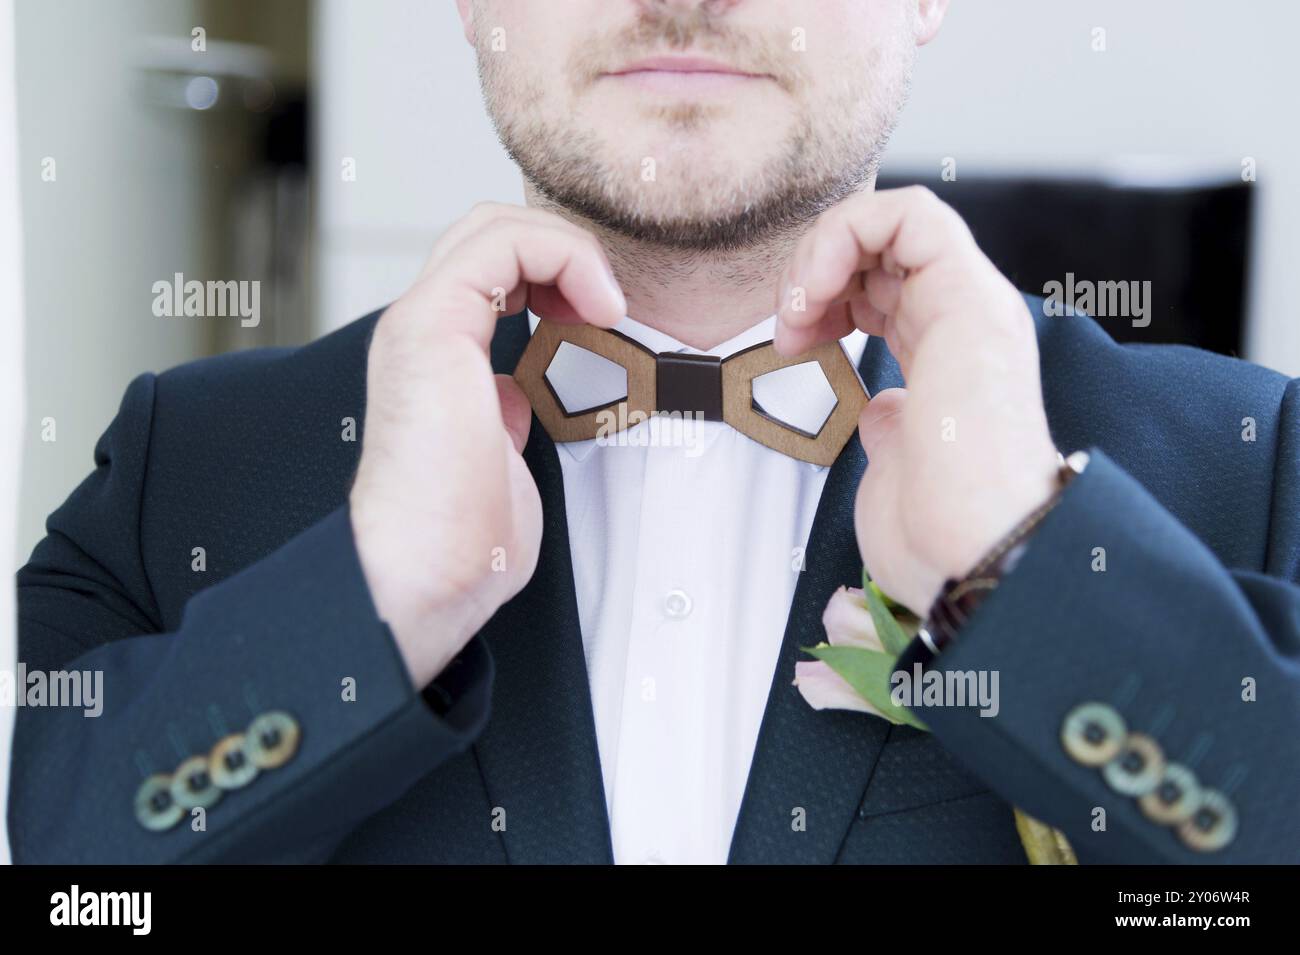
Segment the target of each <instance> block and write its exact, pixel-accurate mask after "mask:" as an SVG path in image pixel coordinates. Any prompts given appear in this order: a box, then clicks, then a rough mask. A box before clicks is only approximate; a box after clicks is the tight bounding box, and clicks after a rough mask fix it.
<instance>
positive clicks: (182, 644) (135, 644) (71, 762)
mask: <svg viewBox="0 0 1300 955" xmlns="http://www.w3.org/2000/svg"><path fill="white" fill-rule="evenodd" d="M153 400H154V378H153V376H152V375H144V376H141V377H140V378H137V379H136V380H135V381H134V382H133V383H132V385H131V387H130V388H129V389H128V391H127V394H126V396H125V399H124V401H123V403H122V407H121V409H120V411H119V413H118V415H117V418H116V419H115V421H114V422H113V424H112V425H111V426H110V428H109V430H108V431H107V432H106V433H105V434H104V436H103V437H102V438H101V440H100V442H99V444H98V445H97V447H96V451H95V459H96V470H95V471H94V473H93V474H92V475H91V476H90V477H89V478H88V479H87V480H86V481H85V482H84V483H83V484H82V485H81V486H80V487H79V488H78V489H77V490H76V491H75V492H74V493H73V495H72V496H71V497H70V498H69V499H68V501H67V502H66V503H65V504H64V505H63V506H62V507H61V508H60V509H59V510H58V511H56V512H55V513H54V514H53V515H52V516H51V517H50V519H49V522H48V524H47V531H48V536H47V537H46V538H45V539H44V540H43V541H42V542H41V543H40V544H39V545H38V546H37V548H36V550H35V552H34V553H33V555H32V559H31V561H30V563H28V565H27V566H26V567H24V568H23V569H22V570H21V571H20V572H19V575H18V602H19V659H20V660H21V661H22V662H23V664H25V666H26V668H27V671H28V672H29V673H31V672H32V671H52V670H68V671H71V670H76V671H90V672H93V671H100V672H102V675H103V676H102V680H103V683H102V687H103V689H102V697H103V699H102V713H101V714H100V715H98V716H87V715H83V714H84V711H83V709H79V708H72V707H32V706H27V707H23V708H22V709H20V710H19V711H18V720H17V724H16V730H15V744H14V762H13V771H12V781H11V791H10V802H9V806H10V809H9V823H10V832H11V841H12V846H13V855H14V858H15V860H16V861H18V862H122V863H136V862H174V861H218V860H219V861H307V860H317V859H322V858H325V857H326V856H327V855H328V854H329V852H330V851H331V849H332V847H333V846H334V845H335V844H336V843H337V842H338V840H340V839H341V838H342V837H343V836H344V835H346V834H347V833H348V832H349V831H350V830H351V829H352V828H354V827H355V826H356V825H357V824H358V823H360V822H361V821H362V820H364V819H365V818H366V817H368V816H369V815H371V814H373V813H374V812H376V811H378V810H379V809H381V808H383V807H384V806H385V805H387V804H389V803H390V802H392V801H393V800H394V799H396V798H397V797H398V796H399V795H400V794H401V793H402V792H403V791H404V790H405V789H406V788H407V787H409V786H410V785H411V784H412V783H413V782H415V781H416V780H417V779H419V778H420V777H421V776H423V775H425V774H427V773H428V772H429V771H431V770H432V769H434V768H435V767H436V766H438V765H439V764H440V763H441V762H443V761H445V760H446V759H448V758H449V757H450V756H452V755H454V754H456V753H458V752H461V751H463V750H464V749H466V748H467V747H468V746H469V745H470V743H471V742H472V740H473V739H474V737H475V736H476V735H477V733H478V732H479V730H480V729H481V728H482V726H483V725H484V723H485V721H486V719H487V712H488V706H489V702H490V685H491V677H492V664H491V659H490V657H489V656H488V653H487V650H486V647H485V646H484V645H483V644H482V642H481V641H480V640H478V639H477V638H476V639H475V640H474V641H473V642H472V643H471V644H470V645H469V646H468V647H466V649H465V651H463V652H462V654H461V655H460V657H458V658H457V660H456V661H455V662H454V663H453V664H451V666H450V667H449V668H448V670H447V671H445V672H444V674H443V675H442V676H441V677H440V678H439V680H438V681H437V683H436V685H435V687H431V688H430V689H429V690H426V691H425V692H424V693H423V694H422V693H421V692H418V691H417V690H416V689H415V688H414V687H413V686H412V684H411V682H410V678H409V676H408V675H407V672H406V670H405V667H404V665H403V663H402V660H401V658H400V656H399V654H398V651H397V648H396V645H395V644H394V642H393V639H392V635H391V633H390V632H389V630H388V628H387V627H386V626H385V625H384V623H383V622H382V621H381V620H380V619H379V617H378V616H377V613H376V611H375V608H374V605H373V603H372V601H371V598H370V594H369V591H368V589H367V587H366V583H365V579H364V576H363V574H362V571H361V567H360V563H359V560H358V558H357V554H356V549H355V546H354V543H353V540H352V535H351V522H350V520H349V518H348V514H347V511H346V508H340V509H339V510H337V511H335V512H334V513H332V514H330V515H328V516H327V517H325V518H324V519H323V520H321V521H320V522H319V523H317V524H316V525H314V526H312V527H310V528H309V529H307V530H306V531H305V532H303V533H302V534H301V535H299V536H298V537H296V538H293V539H292V540H290V541H289V542H288V543H286V544H284V545H283V546H282V547H281V548H280V549H279V550H276V551H275V552H273V553H271V554H269V555H268V556H266V557H265V558H264V559H262V560H260V561H258V562H257V563H255V564H253V565H252V566H249V567H247V568H246V569H244V570H243V571H241V572H240V573H238V574H235V575H234V576H232V577H230V578H228V579H226V580H224V581H222V582H220V583H218V584H215V585H214V586H211V587H209V588H207V589H206V590H203V591H201V592H200V593H198V594H197V595H196V596H194V597H193V598H192V599H191V600H190V601H189V603H188V605H187V606H186V608H185V612H184V615H183V619H182V621H181V623H180V626H179V627H178V628H177V629H176V630H175V631H174V632H169V633H164V632H160V631H161V630H162V629H163V626H162V624H161V621H160V613H159V611H158V609H157V606H156V604H155V601H154V599H153V597H152V593H151V589H150V583H149V576H148V570H147V568H146V567H145V566H144V562H143V559H142V556H141V547H140V539H139V525H140V511H141V500H142V496H143V494H144V490H145V489H144V475H145V473H146V463H147V458H148V449H149V441H150V427H151V418H152V409H153ZM173 466H174V465H173ZM215 479H218V478H217V477H216V476H214V480H215ZM182 544H183V542H182ZM178 546H180V545H178ZM183 550H184V551H185V552H186V553H187V552H188V550H189V547H188V545H185V546H184V547H183ZM182 557H184V554H183V555H182ZM349 687H351V688H352V689H353V692H351V693H349V692H348V690H349ZM19 689H20V692H21V689H22V688H19ZM353 697H354V698H353ZM271 712H274V713H283V714H287V715H288V716H289V718H290V719H291V720H292V723H291V724H288V725H287V727H282V729H284V730H285V731H283V732H281V733H280V734H279V735H278V736H277V737H274V738H273V739H272V742H278V744H279V745H280V746H285V743H286V741H287V739H286V738H287V737H289V736H292V735H293V734H292V733H290V732H288V728H292V727H296V729H297V732H298V739H297V742H296V744H295V745H293V747H292V755H291V756H290V757H289V758H288V759H287V761H284V762H283V764H282V765H278V766H276V767H275V768H264V769H261V770H260V772H258V773H257V775H256V777H255V778H253V779H252V780H251V781H248V782H246V783H244V784H242V785H240V786H238V787H236V788H232V789H229V790H225V791H223V792H222V793H221V795H220V798H219V800H218V801H217V802H215V803H214V804H212V805H210V806H208V807H207V808H206V809H205V814H206V820H205V827H204V828H202V829H201V831H200V827H199V826H198V824H197V821H196V820H197V818H198V816H200V815H203V814H196V813H194V812H193V811H192V810H187V811H186V812H185V813H184V815H183V816H182V818H180V819H179V820H178V821H177V822H176V823H174V824H173V825H171V826H170V827H167V828H165V829H163V830H161V831H154V830H151V829H149V828H147V827H146V826H144V825H143V824H142V823H141V821H140V818H139V815H140V814H139V811H138V809H137V805H136V803H137V797H138V795H139V793H140V791H141V787H142V784H143V783H144V781H145V780H146V779H148V778H149V777H150V776H152V775H155V774H159V775H163V776H166V775H168V774H171V773H173V771H174V770H175V769H176V768H177V767H178V766H179V765H180V764H182V763H183V762H184V761H185V760H187V759H188V758H191V757H195V756H199V757H203V756H207V755H208V754H209V753H210V751H211V750H212V748H213V746H214V744H215V743H216V742H217V741H219V740H220V739H222V738H225V737H227V736H229V735H233V734H237V733H242V732H243V731H244V730H245V729H246V728H248V727H249V726H250V725H251V724H252V721H253V720H254V719H255V718H256V717H258V716H259V715H261V714H263V713H271ZM282 752H283V750H282ZM272 761H273V762H274V761H275V760H272ZM189 765H191V766H193V765H196V764H195V763H193V762H191V763H190V764H189Z"/></svg>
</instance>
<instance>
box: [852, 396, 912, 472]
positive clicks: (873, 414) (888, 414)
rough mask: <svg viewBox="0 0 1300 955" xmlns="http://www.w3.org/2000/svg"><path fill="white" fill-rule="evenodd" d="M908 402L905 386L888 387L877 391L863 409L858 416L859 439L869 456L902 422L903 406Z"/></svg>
mask: <svg viewBox="0 0 1300 955" xmlns="http://www.w3.org/2000/svg"><path fill="white" fill-rule="evenodd" d="M906 402H907V390H906V389H905V388H886V389H885V390H884V391H881V392H877V394H876V395H875V397H873V398H872V399H871V400H870V401H868V402H867V406H866V407H865V408H863V409H862V414H861V415H860V416H859V417H858V440H860V441H861V442H862V447H863V449H864V450H865V451H866V452H867V457H868V458H870V457H871V452H872V451H873V450H874V449H875V448H877V447H879V446H880V443H881V442H882V441H884V440H885V439H886V438H887V437H889V436H890V435H891V434H893V433H894V432H895V431H896V430H897V429H898V427H899V425H901V424H902V422H903V417H902V413H903V406H904V405H905V404H906Z"/></svg>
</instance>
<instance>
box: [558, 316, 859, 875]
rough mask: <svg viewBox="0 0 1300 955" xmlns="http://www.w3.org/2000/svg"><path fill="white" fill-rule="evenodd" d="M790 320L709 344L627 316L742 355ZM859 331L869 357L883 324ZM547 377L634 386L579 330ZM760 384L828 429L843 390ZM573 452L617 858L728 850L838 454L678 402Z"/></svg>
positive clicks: (566, 392)
mask: <svg viewBox="0 0 1300 955" xmlns="http://www.w3.org/2000/svg"><path fill="white" fill-rule="evenodd" d="M532 323H533V327H536V318H533V319H532ZM774 325H775V318H769V319H767V320H766V321H763V322H760V323H759V324H757V325H755V326H754V327H753V328H751V329H749V330H748V331H746V332H744V333H742V334H740V335H738V336H736V337H735V338H733V339H731V340H730V341H728V342H725V343H723V344H722V345H719V346H718V347H717V348H714V349H711V350H710V351H708V352H700V351H698V350H697V349H694V348H688V347H687V346H685V345H683V344H682V343H681V342H679V341H677V340H676V339H674V338H672V337H670V336H668V335H665V334H663V333H661V332H658V331H656V330H654V329H652V328H649V327H647V326H645V325H642V324H640V323H638V322H636V321H633V320H632V319H625V320H624V321H623V322H622V323H620V324H619V325H618V330H619V331H620V332H622V333H623V334H625V335H627V336H629V337H631V338H634V339H636V340H637V341H639V342H641V343H642V344H644V345H646V346H647V347H649V348H651V349H653V350H654V351H656V352H666V351H682V352H687V353H690V354H697V355H698V354H708V355H715V356H718V357H722V358H725V357H726V356H728V355H730V354H732V353H734V352H737V351H740V350H741V349H743V348H746V347H748V346H750V345H753V344H755V343H757V342H761V341H765V340H768V339H770V338H771V337H772V330H773V327H774ZM842 344H843V345H844V347H845V350H846V351H847V353H848V355H849V358H850V359H851V360H852V362H853V363H854V365H856V364H857V363H858V360H859V358H860V357H861V355H862V349H863V347H864V346H865V344H866V336H865V335H864V334H863V333H861V332H854V333H853V334H852V335H849V336H848V337H846V338H844V339H842ZM547 378H548V380H549V381H550V383H551V386H552V388H553V389H554V390H555V391H556V393H557V394H558V395H559V397H560V398H561V400H562V401H563V402H564V404H565V407H566V408H567V409H568V410H570V411H577V410H582V409H586V408H591V407H595V406H597V405H601V404H604V403H606V402H608V401H611V400H614V399H617V398H620V397H622V396H623V395H624V394H625V393H626V390H625V385H626V374H625V372H623V370H622V369H621V368H619V367H618V366H616V365H614V364H613V363H612V362H607V361H606V360H605V359H603V358H600V357H599V356H596V355H593V354H592V353H590V352H586V351H583V350H582V349H579V348H577V347H576V346H569V345H566V346H561V349H560V351H559V352H558V353H557V356H556V359H555V361H554V362H553V363H552V365H551V367H550V368H549V369H548V371H547ZM754 396H755V400H756V401H758V402H759V404H760V405H761V406H762V407H763V409H764V411H766V412H767V413H769V414H772V415H775V416H777V417H779V418H780V419H781V420H783V421H787V422H790V423H795V424H798V425H799V426H800V427H802V429H803V430H806V431H814V432H815V431H816V430H817V426H818V425H819V424H820V420H821V419H822V418H824V417H825V414H828V413H829V410H830V407H831V406H832V404H833V402H834V396H833V394H832V393H831V392H830V388H829V385H826V384H825V379H824V377H822V376H821V374H820V371H819V370H818V369H817V366H816V365H815V364H811V365H801V366H797V367H795V368H792V369H786V370H783V371H778V372H775V373H773V374H771V375H770V376H765V377H764V378H762V379H759V380H757V381H756V382H755V395H754ZM559 457H560V465H561V470H562V471H563V474H564V497H565V507H566V510H567V513H568V526H569V541H570V547H571V550H572V554H573V576H574V585H575V588H576V592H577V600H578V615H579V621H580V624H581V627H582V641H583V647H584V649H585V652H586V660H587V675H588V679H589V682H590V684H591V695H592V704H593V709H594V713H595V723H596V739H597V746H598V749H599V752H600V763H601V770H602V774H603V777H604V784H605V802H606V806H607V807H608V809H609V815H610V832H611V836H612V839H613V846H614V860H615V862H617V863H629V862H633V863H635V862H649V863H723V862H726V860H727V853H728V850H729V848H730V845H731V836H732V830H733V829H734V828H735V825H736V817H737V815H738V813H739V810H740V802H741V797H742V796H743V794H744V791H745V783H746V780H747V779H748V777H749V765H750V761H751V760H752V758H753V755H754V745H755V742H756V741H757V739H758V729H759V724H760V723H761V722H762V719H763V711H764V709H765V707H766V704H767V695H768V691H769V689H770V688H771V685H772V677H773V673H774V670H775V667H776V661H777V658H778V654H779V652H780V649H781V642H782V638H783V635H784V631H785V623H786V617H787V616H788V614H789V611H790V603H791V601H792V599H793V597H794V588H795V584H796V583H797V581H798V574H799V572H800V568H801V567H802V565H803V561H802V555H803V548H804V547H805V546H806V545H807V542H808V534H809V531H810V530H811V528H812V521H813V514H814V513H815V511H816V508H817V502H818V500H819V498H820V497H821V492H822V487H823V485H824V484H825V482H826V471H827V469H826V468H824V467H819V466H817V465H813V464H807V463H805V462H803V461H798V460H796V459H794V458H791V457H788V456H786V455H784V454H781V453H780V452H778V451H773V450H770V449H768V448H766V447H764V446H763V445H761V444H758V443H757V442H755V441H753V440H751V439H750V438H747V437H745V436H744V435H742V434H740V433H739V432H738V431H736V430H734V429H733V428H731V427H730V426H729V425H727V424H724V423H722V422H713V421H699V422H682V421H680V420H679V421H672V420H667V419H662V418H651V419H650V420H649V421H647V422H644V423H640V424H635V425H634V426H633V427H631V428H629V429H627V430H626V431H624V432H622V433H620V435H618V436H617V437H615V438H614V439H612V440H611V439H599V438H598V439H592V440H590V441H579V442H572V443H568V444H561V445H559ZM789 676H790V678H791V679H793V677H794V674H793V673H792V674H790V675H789Z"/></svg>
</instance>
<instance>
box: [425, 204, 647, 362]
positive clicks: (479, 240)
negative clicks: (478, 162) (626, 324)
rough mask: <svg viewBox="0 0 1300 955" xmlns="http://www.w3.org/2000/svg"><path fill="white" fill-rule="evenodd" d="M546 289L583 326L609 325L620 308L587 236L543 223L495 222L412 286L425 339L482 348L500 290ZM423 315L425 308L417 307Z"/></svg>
mask: <svg viewBox="0 0 1300 955" xmlns="http://www.w3.org/2000/svg"><path fill="white" fill-rule="evenodd" d="M523 283H530V284H533V285H550V286H554V287H555V288H556V289H557V291H558V292H559V294H561V295H562V296H563V297H564V299H565V300H566V301H567V303H568V304H569V305H570V306H571V307H572V308H573V310H574V312H575V313H576V315H577V316H578V317H579V318H581V319H582V320H583V321H586V322H590V323H591V324H593V325H599V326H601V327H604V328H609V327H612V326H613V325H614V324H616V323H617V322H618V321H619V320H621V319H622V318H623V317H624V316H625V315H626V314H627V303H626V300H625V299H624V297H623V293H622V291H621V290H620V289H619V287H618V282H617V280H615V278H614V275H613V272H612V271H611V270H610V268H609V263H608V260H607V259H606V258H605V256H604V254H603V252H601V250H600V248H599V246H598V245H597V244H596V242H595V240H594V239H591V238H590V237H585V236H583V237H580V236H576V235H574V234H573V233H572V232H570V231H568V230H564V229H558V228H554V227H552V226H549V225H539V224H536V223H525V222H522V221H518V220H515V219H496V220H494V221H492V222H491V223H489V224H488V225H487V226H485V227H484V228H483V229H481V230H479V232H477V233H476V234H474V235H472V236H470V237H468V238H466V239H465V240H464V241H463V242H462V243H461V244H460V245H459V246H457V247H456V248H455V249H453V250H452V251H451V252H450V253H448V255H447V257H446V259H444V260H443V264H442V267H441V268H440V269H439V270H438V271H437V273H435V274H434V275H431V276H429V277H428V278H427V279H425V280H424V281H423V282H421V283H419V284H417V286H416V287H415V288H414V289H412V292H411V298H412V299H413V301H414V303H416V304H417V305H418V304H420V303H427V305H428V308H427V313H428V314H429V315H432V316H434V317H435V319H436V320H435V321H432V322H429V323H428V331H429V333H430V334H432V335H435V336H438V337H445V336H448V335H457V334H462V335H467V336H469V337H470V338H472V339H473V340H474V341H475V342H477V343H478V344H479V346H480V347H482V348H484V349H486V348H487V347H488V344H489V342H490V341H491V338H492V332H493V330H494V326H495V319H496V318H497V317H499V316H496V315H494V314H492V311H491V310H490V309H485V308H484V307H483V306H484V304H485V302H490V301H491V300H492V298H493V297H494V296H497V295H499V293H500V291H501V289H508V290H514V289H515V288H517V287H519V286H520V285H521V284H523ZM419 310H420V311H426V310H425V309H419Z"/></svg>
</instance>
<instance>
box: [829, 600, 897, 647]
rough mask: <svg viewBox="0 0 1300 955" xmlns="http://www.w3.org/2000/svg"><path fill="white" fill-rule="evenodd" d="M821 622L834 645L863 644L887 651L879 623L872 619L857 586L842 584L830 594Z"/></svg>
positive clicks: (863, 645) (861, 645)
mask: <svg viewBox="0 0 1300 955" xmlns="http://www.w3.org/2000/svg"><path fill="white" fill-rule="evenodd" d="M822 626H823V627H825V628H826V639H827V640H829V641H830V644H831V646H834V647H862V648H863V649H865V650H878V651H880V652H882V653H883V652H884V650H885V648H884V646H883V645H882V644H881V642H880V637H878V636H876V625H875V624H874V623H872V622H871V611H869V610H868V609H867V602H866V598H865V597H863V595H862V591H861V590H859V589H858V588H857V587H841V588H840V589H839V590H837V591H835V593H833V594H831V599H830V600H828V601H827V602H826V610H825V612H824V613H822Z"/></svg>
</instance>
